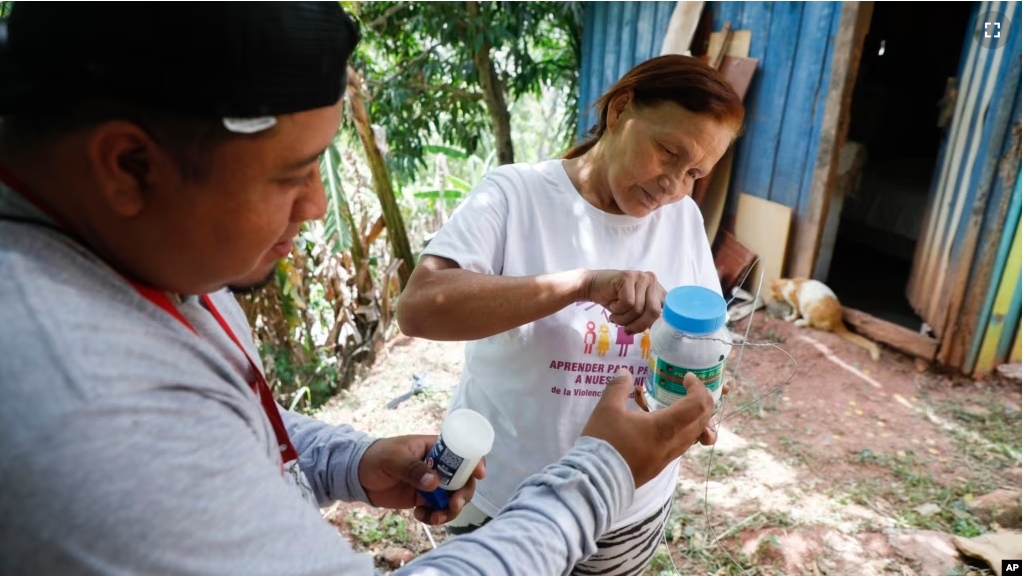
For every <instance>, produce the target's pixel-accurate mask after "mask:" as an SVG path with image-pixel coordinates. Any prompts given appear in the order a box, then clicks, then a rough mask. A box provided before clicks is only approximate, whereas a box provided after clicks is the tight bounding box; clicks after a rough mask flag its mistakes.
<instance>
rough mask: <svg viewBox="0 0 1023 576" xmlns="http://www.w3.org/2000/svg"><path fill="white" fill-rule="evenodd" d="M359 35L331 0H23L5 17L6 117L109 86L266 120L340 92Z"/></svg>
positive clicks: (185, 106)
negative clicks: (245, 0)
mask: <svg viewBox="0 0 1023 576" xmlns="http://www.w3.org/2000/svg"><path fill="white" fill-rule="evenodd" d="M359 39H360V34H359V28H358V26H357V25H356V23H355V22H354V21H353V20H352V18H351V17H350V16H348V14H346V13H345V12H344V10H342V9H341V6H340V4H339V3H338V2H336V1H335V2H184V3H181V2H140V1H135V2H41V1H25V0H22V1H19V2H17V3H16V4H15V5H14V7H13V9H12V12H11V15H10V17H9V18H8V19H6V21H4V20H0V117H2V116H4V115H9V114H16V113H23V112H45V111H46V110H47V109H52V108H53V107H62V106H66V105H69V104H73V103H75V102H80V101H83V100H86V99H89V98H105V99H111V100H114V101H123V102H130V103H133V104H137V105H142V106H147V107H151V108H153V109H155V110H162V111H165V112H169V113H178V114H183V115H191V116H196V117H209V118H221V119H224V125H225V127H226V128H227V129H228V130H231V131H233V132H239V133H254V132H259V131H261V130H265V129H267V128H269V127H271V126H273V125H274V124H275V123H276V117H277V116H279V115H282V114H291V113H295V112H301V111H304V110H312V109H314V108H320V107H324V106H330V105H332V104H335V103H336V102H337V101H338V100H339V99H340V98H341V95H342V93H343V91H344V88H345V70H346V68H347V64H348V58H349V57H350V56H351V54H352V51H353V50H354V49H355V46H356V44H357V43H358V41H359Z"/></svg>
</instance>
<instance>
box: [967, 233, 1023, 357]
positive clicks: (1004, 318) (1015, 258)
mask: <svg viewBox="0 0 1023 576" xmlns="http://www.w3.org/2000/svg"><path fill="white" fill-rule="evenodd" d="M1021 254H1023V250H1021V246H1020V225H1019V223H1018V222H1017V224H1016V237H1015V238H1014V239H1013V241H1012V248H1011V249H1010V250H1009V258H1008V260H1006V262H1005V270H1004V271H1003V272H1002V277H1001V278H1000V279H999V280H998V292H997V294H996V295H995V302H994V305H993V306H992V308H991V319H990V320H988V323H987V326H986V327H985V330H984V340H983V342H982V343H981V345H980V353H979V354H978V355H977V364H976V366H975V367H974V370H973V373H974V374H977V375H980V374H987V373H989V372H991V371H992V370H994V369H995V364H997V363H998V361H999V360H1000V359H999V358H998V347H999V344H1000V343H1001V340H1002V339H1003V336H1004V333H1005V332H1008V331H1010V330H1012V329H1013V327H1014V325H1015V324H1016V323H1017V322H1019V317H1018V314H1019V312H1018V309H1017V310H1016V312H1015V314H1013V310H1012V304H1014V303H1016V302H1015V299H1016V297H1017V296H1016V295H1017V293H1018V291H1019V279H1020V265H1021V263H1023V259H1021ZM992 280H995V279H992Z"/></svg>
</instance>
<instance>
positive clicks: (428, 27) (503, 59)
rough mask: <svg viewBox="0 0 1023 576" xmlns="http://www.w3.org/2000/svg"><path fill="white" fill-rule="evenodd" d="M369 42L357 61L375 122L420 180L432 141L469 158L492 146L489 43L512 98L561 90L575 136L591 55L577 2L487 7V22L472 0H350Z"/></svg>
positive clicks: (408, 176) (404, 167)
mask: <svg viewBox="0 0 1023 576" xmlns="http://www.w3.org/2000/svg"><path fill="white" fill-rule="evenodd" d="M346 7H347V8H349V9H350V10H352V11H353V12H354V13H355V14H356V15H357V16H358V18H359V19H360V20H361V21H362V25H363V30H364V37H365V40H364V41H363V43H362V44H360V50H359V52H358V53H357V55H356V57H355V58H354V65H355V66H356V68H358V69H360V70H361V71H362V73H363V76H364V78H365V79H366V82H367V84H368V89H369V92H370V95H371V98H372V101H371V102H370V103H369V107H370V117H371V118H373V120H374V122H375V123H377V124H379V125H381V126H382V127H384V128H385V129H386V134H387V140H388V144H389V146H390V148H391V154H392V155H391V162H392V164H393V166H392V168H394V169H396V170H397V172H398V174H397V175H398V176H400V177H401V178H402V179H403V180H405V181H406V182H407V181H411V180H412V179H413V178H414V176H415V175H416V174H417V172H418V171H419V170H421V169H424V168H426V156H427V154H428V153H430V152H431V150H436V149H437V148H435V147H434V148H431V145H435V144H437V142H436V141H435V140H434V138H439V140H440V143H442V144H444V145H446V146H448V147H455V148H457V149H459V150H462V151H465V153H466V154H467V155H473V154H475V153H477V151H478V150H480V149H481V148H487V147H488V146H487V144H488V142H490V141H492V140H493V135H492V134H491V133H490V130H491V129H492V126H491V125H490V118H489V115H488V113H487V110H486V107H485V106H484V104H483V101H482V93H481V91H480V87H479V74H478V72H477V70H476V66H475V64H474V62H473V55H474V53H475V52H476V51H477V50H479V49H480V48H481V47H482V46H484V43H486V44H487V45H489V46H490V47H491V55H492V60H493V61H494V63H495V65H496V66H497V67H498V75H499V78H500V81H501V83H502V84H503V87H504V89H505V90H506V92H507V93H508V95H509V96H510V100H511V101H513V102H514V101H516V100H518V99H519V98H520V97H522V96H525V95H532V96H534V97H536V98H539V97H540V96H541V95H542V93H543V91H544V90H545V89H547V90H550V88H551V87H558V88H559V90H560V91H561V94H563V96H564V98H565V99H566V100H567V102H565V104H566V107H567V109H568V110H570V111H571V112H570V113H569V114H566V115H565V118H564V123H563V125H562V126H561V130H560V132H561V137H562V139H564V140H565V141H566V142H567V140H568V138H570V137H571V134H572V133H573V127H574V125H575V109H576V102H575V98H576V96H575V95H576V93H577V90H576V83H577V77H578V64H579V62H580V59H581V52H580V51H581V44H580V41H581V37H582V26H581V9H580V7H579V3H577V2H482V3H480V4H479V15H478V17H477V18H471V17H470V16H469V12H468V7H467V3H466V2H416V3H410V2H360V3H349V4H347V5H346Z"/></svg>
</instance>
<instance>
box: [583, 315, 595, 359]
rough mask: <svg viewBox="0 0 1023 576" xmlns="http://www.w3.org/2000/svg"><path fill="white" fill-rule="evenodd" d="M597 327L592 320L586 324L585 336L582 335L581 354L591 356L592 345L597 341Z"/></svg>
mask: <svg viewBox="0 0 1023 576" xmlns="http://www.w3.org/2000/svg"><path fill="white" fill-rule="evenodd" d="M596 328H597V325H596V324H594V323H593V321H592V320H590V321H587V322H586V334H583V354H593V344H594V343H595V342H596V341H597V333H596V331H595V330H596Z"/></svg>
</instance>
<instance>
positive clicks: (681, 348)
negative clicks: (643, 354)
mask: <svg viewBox="0 0 1023 576" xmlns="http://www.w3.org/2000/svg"><path fill="white" fill-rule="evenodd" d="M727 318H728V310H727V305H726V304H725V300H724V298H722V297H721V295H720V294H718V293H717V292H714V291H713V290H709V289H707V288H704V287H702V286H680V287H678V288H674V289H672V290H671V291H670V292H668V295H667V296H666V297H665V299H664V310H663V311H662V313H661V317H660V318H658V319H657V321H655V322H654V324H653V326H651V327H650V378H649V379H648V380H647V383H646V400H647V404H648V405H649V406H651V407H652V408H653V409H657V408H661V407H664V406H668V405H670V404H672V403H673V402H675V401H677V400H680V399H682V398H684V397H685V395H686V389H685V386H684V385H683V383H682V382H683V379H684V378H685V375H686V373H688V372H692V373H693V374H695V375H696V377H697V378H699V379H700V380H702V381H703V384H704V385H705V386H706V387H707V390H708V391H709V392H710V393H711V396H712V397H713V398H714V403H715V404H717V402H718V400H720V398H721V384H722V380H723V378H724V371H725V359H726V358H728V353H729V352H730V351H731V345H732V338H731V335H730V334H729V332H728V328H726V327H725V322H726V320H727ZM651 400H652V401H651Z"/></svg>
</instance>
